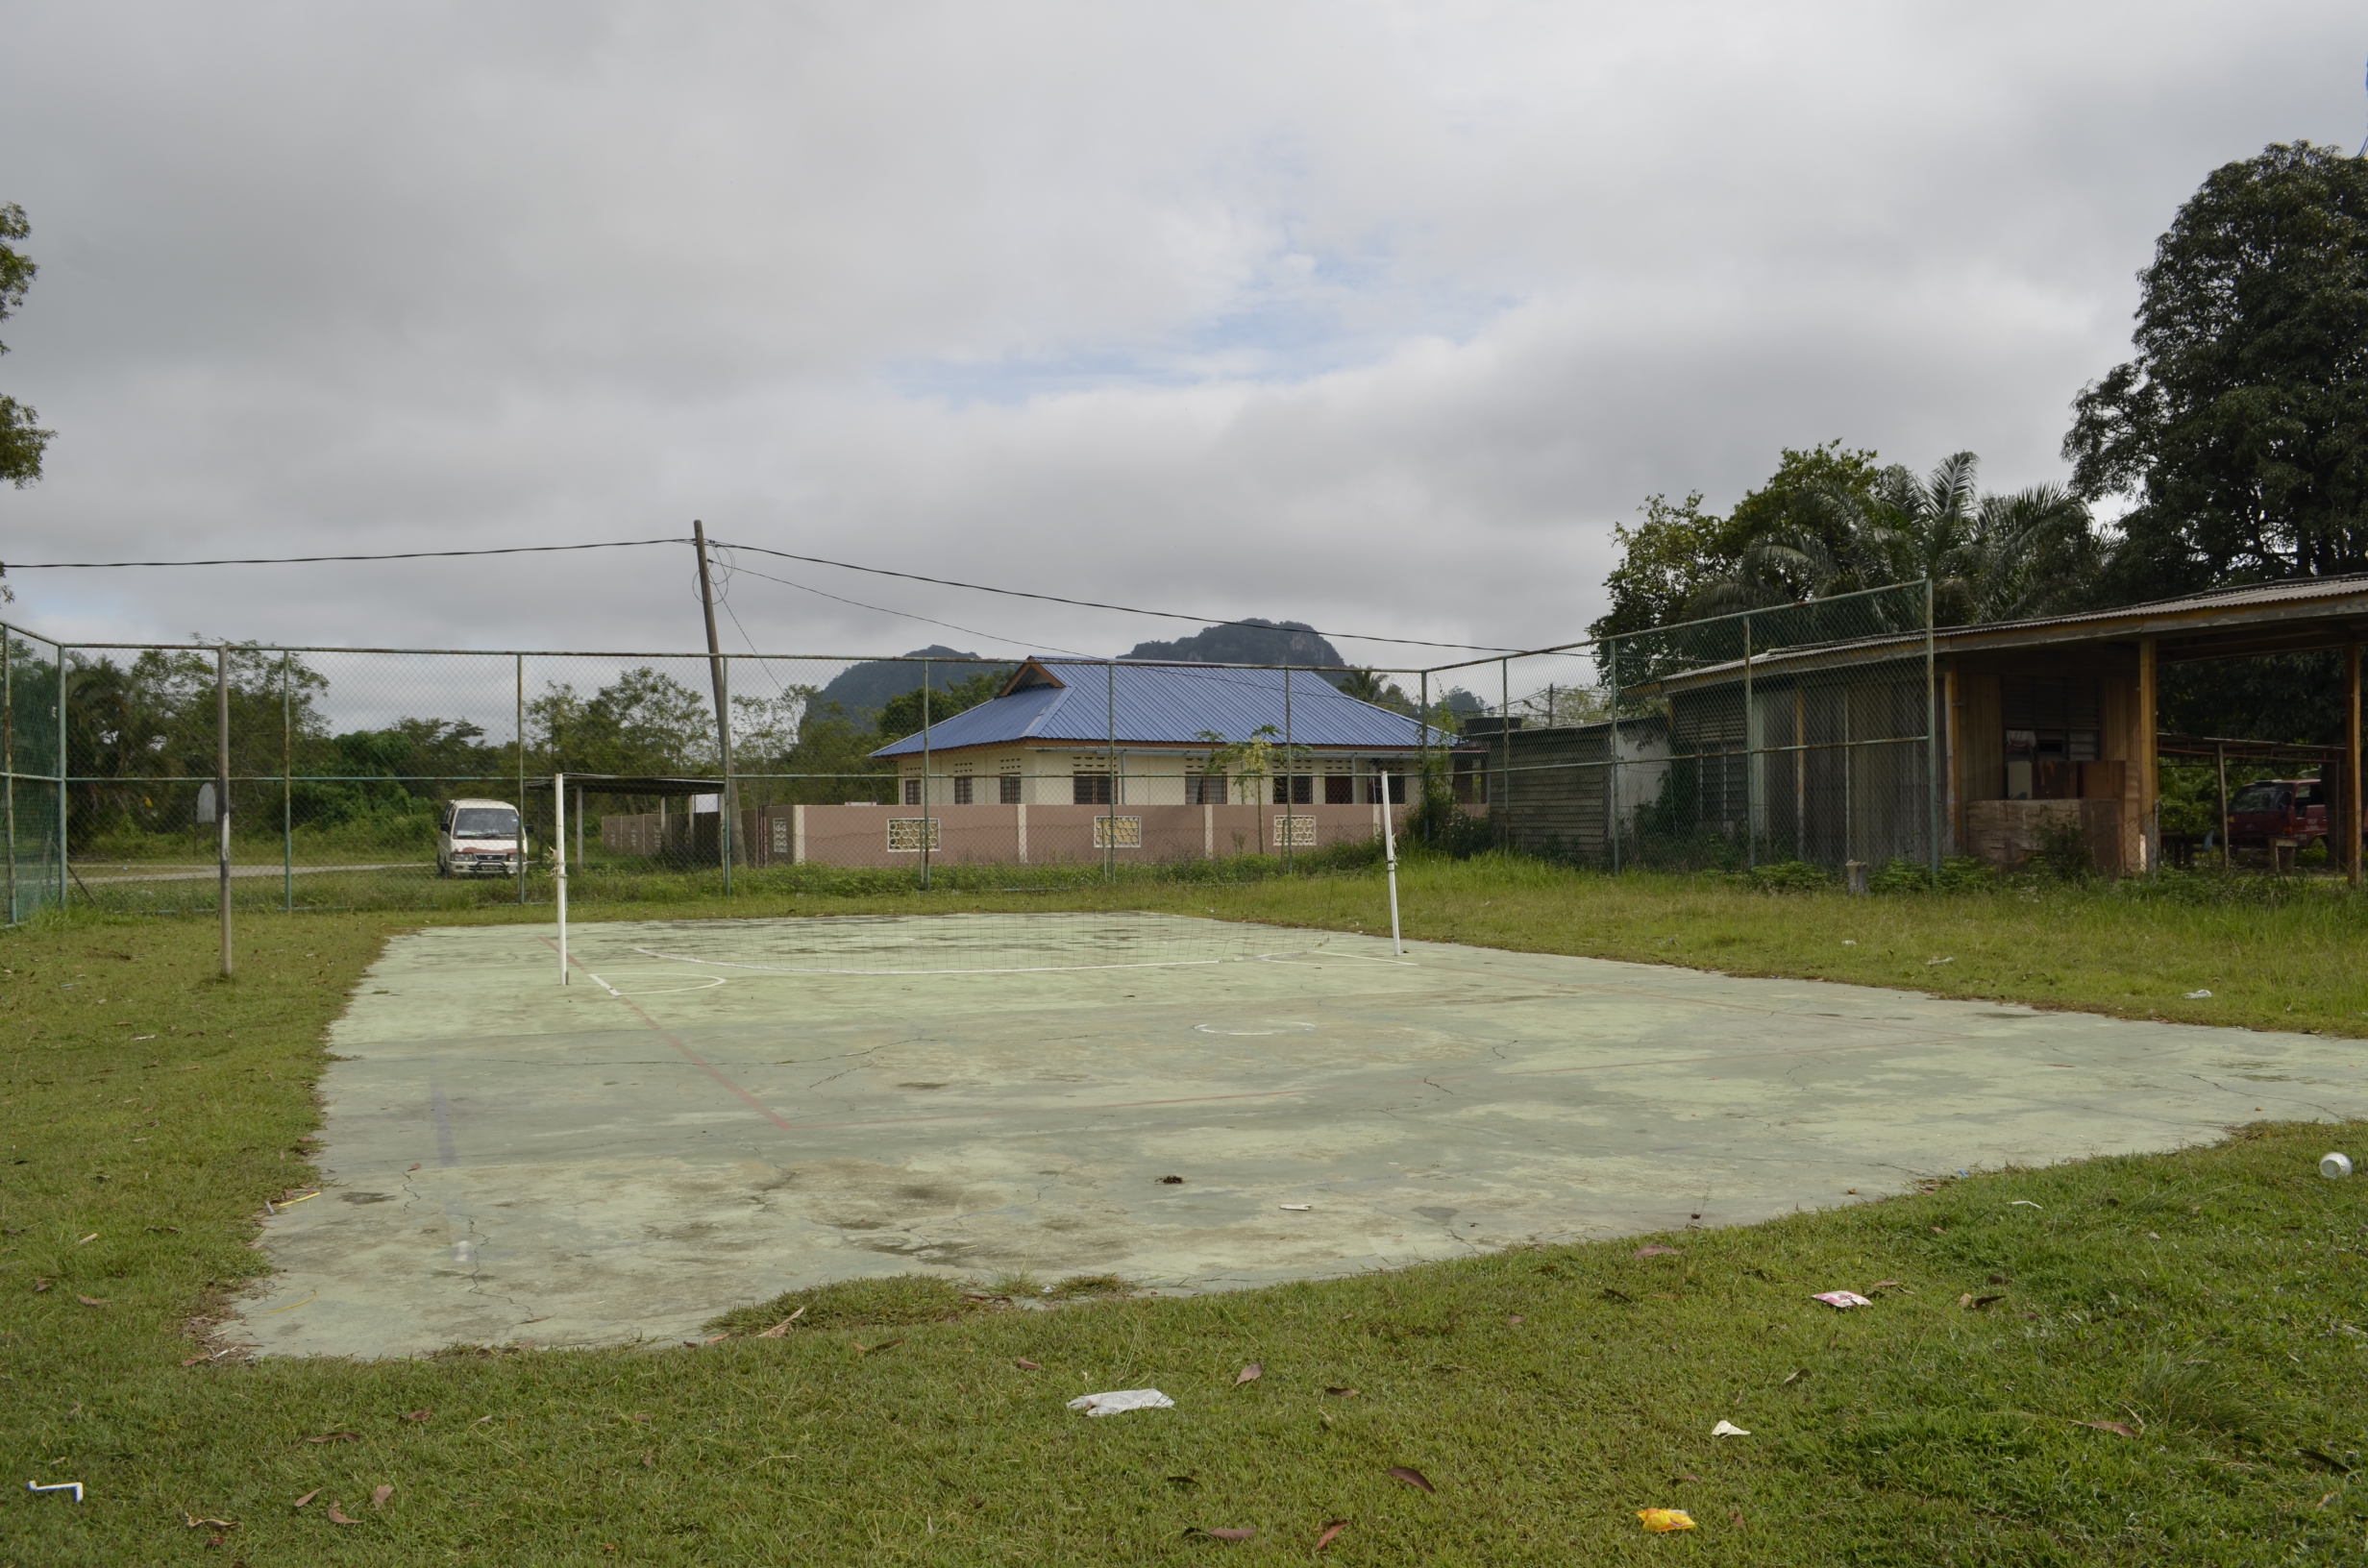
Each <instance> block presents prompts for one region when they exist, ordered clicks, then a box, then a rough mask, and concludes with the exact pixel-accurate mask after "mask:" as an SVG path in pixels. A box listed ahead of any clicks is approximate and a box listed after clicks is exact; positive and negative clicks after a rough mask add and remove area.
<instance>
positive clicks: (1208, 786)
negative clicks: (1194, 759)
mask: <svg viewBox="0 0 2368 1568" xmlns="http://www.w3.org/2000/svg"><path fill="white" fill-rule="evenodd" d="M1184 803H1185V804H1186V805H1188V806H1221V805H1223V804H1224V803H1225V775H1224V774H1222V773H1186V774H1185V775H1184Z"/></svg>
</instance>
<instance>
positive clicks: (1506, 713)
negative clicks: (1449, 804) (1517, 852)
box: [1489, 659, 1513, 854]
mask: <svg viewBox="0 0 2368 1568" xmlns="http://www.w3.org/2000/svg"><path fill="white" fill-rule="evenodd" d="M1496 741H1497V744H1498V745H1499V746H1501V747H1504V748H1505V765H1504V766H1503V767H1502V768H1500V769H1498V770H1497V776H1496V781H1497V782H1498V783H1499V784H1502V785H1503V786H1504V790H1505V825H1504V827H1503V828H1502V829H1501V830H1500V831H1499V832H1498V833H1497V835H1496V845H1497V847H1498V848H1500V849H1502V850H1504V851H1505V853H1507V854H1511V853H1512V852H1513V661H1512V660H1511V659H1498V660H1497V661H1496ZM1489 815H1490V816H1491V817H1493V816H1495V815H1496V805H1495V802H1494V801H1491V802H1490V803H1489Z"/></svg>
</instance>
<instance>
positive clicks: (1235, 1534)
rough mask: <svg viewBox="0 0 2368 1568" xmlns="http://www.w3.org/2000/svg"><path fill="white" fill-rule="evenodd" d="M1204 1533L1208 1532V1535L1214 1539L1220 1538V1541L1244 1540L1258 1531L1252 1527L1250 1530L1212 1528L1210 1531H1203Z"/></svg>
mask: <svg viewBox="0 0 2368 1568" xmlns="http://www.w3.org/2000/svg"><path fill="white" fill-rule="evenodd" d="M1204 1533H1206V1534H1208V1535H1209V1536H1211V1537H1213V1538H1214V1539H1217V1540H1221V1541H1246V1540H1249V1539H1250V1538H1251V1537H1253V1536H1255V1535H1256V1534H1257V1533H1258V1531H1256V1530H1254V1529H1252V1530H1212V1531H1204Z"/></svg>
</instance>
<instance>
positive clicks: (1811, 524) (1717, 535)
mask: <svg viewBox="0 0 2368 1568" xmlns="http://www.w3.org/2000/svg"><path fill="white" fill-rule="evenodd" d="M1881 473H1882V469H1881V467H1880V465H1879V464H1878V463H1877V461H1876V458H1875V454H1874V453H1872V452H1858V451H1852V450H1850V449H1848V448H1845V447H1844V446H1843V445H1842V444H1841V443H1840V442H1839V441H1838V440H1836V441H1828V442H1826V443H1824V444H1823V445H1821V446H1813V447H1809V448H1806V449H1804V450H1799V451H1795V450H1794V449H1792V448H1789V447H1787V448H1785V449H1784V450H1783V453H1782V455H1781V458H1780V460H1779V461H1778V463H1777V465H1776V472H1775V473H1774V474H1772V475H1770V476H1768V478H1767V480H1766V482H1765V483H1764V484H1762V485H1760V486H1759V487H1758V488H1757V489H1755V490H1753V491H1751V492H1750V493H1749V494H1747V495H1745V496H1744V497H1743V499H1742V500H1741V501H1739V502H1736V505H1735V510H1734V511H1733V512H1732V513H1730V514H1729V515H1728V516H1725V517H1720V516H1718V515H1717V514H1716V513H1714V512H1710V511H1706V510H1704V509H1703V506H1702V496H1701V493H1700V492H1699V491H1696V492H1694V493H1693V494H1691V495H1689V496H1688V497H1687V498H1686V499H1685V500H1684V501H1683V502H1671V501H1670V500H1669V499H1668V498H1667V497H1666V496H1651V497H1648V498H1646V500H1645V502H1644V505H1643V507H1642V510H1643V512H1644V521H1643V522H1641V523H1640V524H1639V525H1637V527H1634V528H1630V527H1625V526H1624V525H1618V524H1616V525H1614V526H1613V529H1612V532H1613V536H1614V537H1615V538H1616V540H1617V541H1618V543H1619V547H1620V562H1619V565H1617V566H1616V567H1615V568H1613V569H1612V574H1611V576H1608V577H1606V578H1605V579H1604V586H1605V587H1606V588H1607V589H1609V590H1610V591H1611V596H1612V607H1611V609H1610V611H1609V612H1608V613H1606V614H1605V615H1604V616H1603V618H1602V619H1601V620H1598V621H1597V622H1595V624H1594V625H1591V626H1590V627H1589V628H1588V630H1589V632H1590V634H1591V635H1593V636H1596V637H1609V636H1614V635H1616V634H1618V633H1621V632H1629V631H1645V630H1648V629H1650V628H1652V627H1654V626H1665V625H1671V624H1672V623H1674V622H1679V621H1685V620H1689V619H1692V618H1694V617H1696V616H1700V615H1706V614H1717V613H1719V611H1720V610H1721V609H1742V608H1748V607H1750V605H1751V604H1753V603H1789V602H1792V601H1793V600H1797V599H1802V598H1807V597H1808V596H1809V594H1810V593H1811V592H1813V591H1821V590H1823V589H1825V588H1827V587H1830V586H1831V585H1830V584H1819V583H1813V582H1811V581H1810V580H1809V579H1810V576H1812V575H1813V568H1812V567H1811V566H1810V565H1809V564H1808V562H1809V561H1810V559H1811V558H1813V557H1814V556H1815V555H1816V554H1817V553H1818V547H1822V550H1823V551H1824V553H1825V554H1827V555H1829V556H1839V555H1841V554H1843V553H1844V552H1845V547H1846V544H1847V537H1846V528H1847V523H1846V521H1845V520H1844V519H1842V518H1841V517H1840V516H1838V513H1837V511H1836V508H1835V506H1834V504H1833V501H1834V498H1835V497H1837V496H1840V497H1845V498H1859V499H1862V500H1871V499H1872V496H1873V491H1874V485H1875V481H1876V479H1877V478H1878V477H1879V476H1880V475H1881ZM1771 544H1773V545H1777V546H1779V547H1780V550H1769V549H1767V548H1765V547H1768V546H1770V545H1771ZM1781 550H1790V551H1794V552H1795V553H1796V554H1797V555H1798V557H1799V558H1798V559H1794V558H1792V557H1790V556H1786V555H1784V554H1782V553H1781V552H1780V551H1781ZM1739 581H1745V582H1747V583H1748V586H1746V587H1744V588H1743V589H1742V590H1741V592H1740V593H1739V594H1738V593H1737V592H1736V591H1735V585H1737V584H1738V583H1739ZM1728 600H1741V601H1739V602H1733V603H1730V602H1727V601H1728Z"/></svg>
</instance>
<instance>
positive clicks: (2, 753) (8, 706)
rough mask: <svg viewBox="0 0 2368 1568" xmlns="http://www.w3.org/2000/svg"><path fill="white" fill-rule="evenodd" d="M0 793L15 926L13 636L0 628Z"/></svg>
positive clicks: (10, 921)
mask: <svg viewBox="0 0 2368 1568" xmlns="http://www.w3.org/2000/svg"><path fill="white" fill-rule="evenodd" d="M0 793H5V795H6V797H7V805H6V812H5V815H6V818H7V829H8V836H9V924H11V925H14V924H15V923H16V634H15V633H14V632H12V631H11V630H9V628H8V627H6V626H0Z"/></svg>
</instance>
